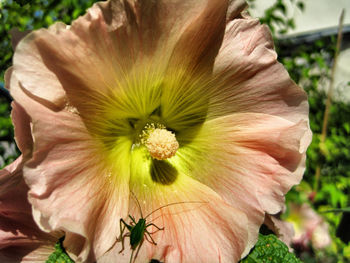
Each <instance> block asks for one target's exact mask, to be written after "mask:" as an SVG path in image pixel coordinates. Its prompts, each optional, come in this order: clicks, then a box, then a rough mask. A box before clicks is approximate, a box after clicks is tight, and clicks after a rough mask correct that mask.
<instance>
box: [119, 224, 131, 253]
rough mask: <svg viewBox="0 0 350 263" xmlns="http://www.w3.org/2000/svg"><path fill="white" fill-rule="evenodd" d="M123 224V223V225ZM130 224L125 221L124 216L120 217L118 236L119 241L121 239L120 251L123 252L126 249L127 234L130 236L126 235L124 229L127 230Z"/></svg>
mask: <svg viewBox="0 0 350 263" xmlns="http://www.w3.org/2000/svg"><path fill="white" fill-rule="evenodd" d="M122 224H123V226H122ZM128 226H129V225H128V224H127V223H125V221H124V220H123V219H122V218H120V221H119V227H120V236H119V237H118V239H117V241H121V243H122V249H121V250H120V251H119V253H121V252H122V251H123V250H124V238H125V237H126V236H128V234H125V235H124V231H125V228H126V227H128Z"/></svg>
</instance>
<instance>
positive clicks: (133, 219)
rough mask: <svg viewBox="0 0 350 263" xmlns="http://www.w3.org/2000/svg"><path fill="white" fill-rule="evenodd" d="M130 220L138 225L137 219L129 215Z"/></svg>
mask: <svg viewBox="0 0 350 263" xmlns="http://www.w3.org/2000/svg"><path fill="white" fill-rule="evenodd" d="M129 218H130V219H131V221H132V222H133V223H134V224H136V221H135V218H134V217H133V216H131V215H129Z"/></svg>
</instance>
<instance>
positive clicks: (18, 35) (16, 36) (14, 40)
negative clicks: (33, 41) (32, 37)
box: [10, 27, 32, 50]
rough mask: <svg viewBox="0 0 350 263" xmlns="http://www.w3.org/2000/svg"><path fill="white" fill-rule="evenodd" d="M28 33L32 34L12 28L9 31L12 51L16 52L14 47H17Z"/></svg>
mask: <svg viewBox="0 0 350 263" xmlns="http://www.w3.org/2000/svg"><path fill="white" fill-rule="evenodd" d="M30 32H32V31H31V30H25V31H19V30H18V28H17V27H15V28H12V29H11V30H10V34H11V45H12V49H13V50H16V47H17V45H18V43H19V41H21V40H22V39H23V38H24V37H25V36H26V35H28V34H29V33H30Z"/></svg>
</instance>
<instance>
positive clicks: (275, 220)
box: [264, 214, 294, 249]
mask: <svg viewBox="0 0 350 263" xmlns="http://www.w3.org/2000/svg"><path fill="white" fill-rule="evenodd" d="M264 224H265V225H266V226H267V227H268V228H269V229H270V230H271V231H273V232H274V233H275V234H276V235H277V236H278V238H279V239H280V240H281V241H282V242H284V243H285V244H286V245H287V246H288V247H289V248H290V246H291V244H292V239H293V236H294V228H293V225H292V224H291V223H289V222H287V221H284V220H282V219H280V218H279V217H278V216H277V215H269V214H266V215H265V221H264ZM290 249H291V248H290Z"/></svg>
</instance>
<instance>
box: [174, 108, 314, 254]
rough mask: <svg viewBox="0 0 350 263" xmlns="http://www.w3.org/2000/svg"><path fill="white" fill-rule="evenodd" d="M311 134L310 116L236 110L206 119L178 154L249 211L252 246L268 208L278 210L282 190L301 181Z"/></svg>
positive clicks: (234, 203) (194, 172) (195, 174)
mask: <svg viewBox="0 0 350 263" xmlns="http://www.w3.org/2000/svg"><path fill="white" fill-rule="evenodd" d="M310 138H311V135H310V130H309V127H308V123H307V122H306V121H301V122H300V123H298V124H294V123H293V122H290V121H287V120H285V119H283V118H280V117H276V116H271V115H267V114H257V113H239V114H238V113H237V114H232V115H229V116H225V117H221V118H217V119H214V120H211V121H207V122H206V123H205V124H204V125H203V127H202V130H201V132H200V133H199V134H198V136H197V137H196V138H195V139H194V140H193V141H192V142H191V143H189V144H188V145H187V146H185V147H183V148H182V149H181V148H180V150H179V151H178V152H179V153H178V154H177V156H178V157H177V158H179V162H182V163H184V165H183V166H184V167H186V168H185V169H186V170H188V171H192V176H193V177H194V178H196V179H197V180H199V181H200V182H202V183H204V184H206V185H207V186H209V187H210V188H212V189H213V190H214V191H215V192H217V193H218V194H219V195H220V196H221V197H222V198H223V199H224V200H225V201H227V202H228V203H230V204H231V205H232V206H233V207H235V208H236V209H239V210H241V211H243V212H245V213H246V215H247V217H248V219H249V230H250V231H249V245H248V249H249V248H250V247H251V246H252V245H254V243H255V242H256V240H257V234H258V229H259V227H260V225H261V224H262V223H263V221H264V214H265V212H267V213H270V214H275V213H277V212H279V211H280V210H281V209H282V206H283V202H284V194H285V193H286V192H287V191H288V190H289V189H290V188H291V187H292V186H293V185H294V184H297V183H298V182H299V181H300V180H301V177H302V175H303V172H304V169H305V164H304V161H305V151H306V147H307V145H308V144H309V143H310ZM203 171H206V172H205V173H204V172H203ZM245 252H246V253H247V252H248V250H246V251H245Z"/></svg>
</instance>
